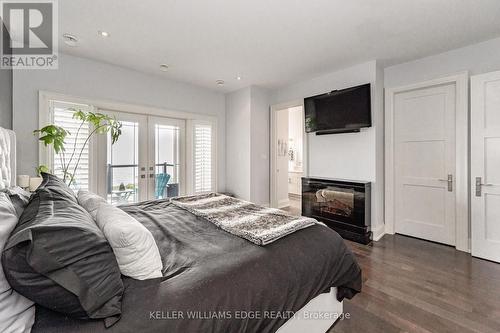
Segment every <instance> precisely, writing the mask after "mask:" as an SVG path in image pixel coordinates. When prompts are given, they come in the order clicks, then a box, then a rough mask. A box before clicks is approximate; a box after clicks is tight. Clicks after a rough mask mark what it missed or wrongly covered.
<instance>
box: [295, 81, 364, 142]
mask: <svg viewBox="0 0 500 333" xmlns="http://www.w3.org/2000/svg"><path fill="white" fill-rule="evenodd" d="M304 114H305V128H306V132H307V133H311V132H316V134H317V135H321V134H333V133H347V132H359V131H360V129H361V128H364V127H370V126H371V125H372V117H371V114H372V112H371V89H370V84H369V83H367V84H363V85H360V86H357V87H352V88H347V89H342V90H334V91H331V92H329V93H326V94H322V95H317V96H312V97H308V98H305V99H304Z"/></svg>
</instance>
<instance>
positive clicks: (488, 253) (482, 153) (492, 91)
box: [471, 72, 500, 262]
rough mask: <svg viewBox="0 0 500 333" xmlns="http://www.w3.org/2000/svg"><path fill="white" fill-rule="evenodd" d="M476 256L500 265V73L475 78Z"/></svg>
mask: <svg viewBox="0 0 500 333" xmlns="http://www.w3.org/2000/svg"><path fill="white" fill-rule="evenodd" d="M471 97H472V100H471V184H472V186H473V189H472V195H471V217H472V221H471V231H472V235H471V240H472V255H474V256H477V257H481V258H484V259H488V260H493V261H497V262H500V72H493V73H488V74H482V75H477V76H473V77H472V78H471Z"/></svg>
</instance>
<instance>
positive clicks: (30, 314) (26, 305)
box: [0, 193, 35, 333]
mask: <svg viewBox="0 0 500 333" xmlns="http://www.w3.org/2000/svg"><path fill="white" fill-rule="evenodd" d="M16 224H17V216H16V211H15V210H14V206H12V203H11V201H10V199H9V197H8V196H7V194H6V193H0V252H2V251H3V249H4V247H5V243H6V242H7V239H8V238H9V235H10V233H11V232H12V230H14V228H15V226H16ZM34 321H35V306H34V304H33V302H32V301H30V300H29V299H27V298H25V297H24V296H22V295H21V294H18V293H17V292H15V291H14V290H12V287H11V286H10V284H9V282H8V281H7V279H6V278H5V274H4V272H3V269H2V266H1V265H0V332H20V333H29V332H30V331H31V326H32V325H33V322H34Z"/></svg>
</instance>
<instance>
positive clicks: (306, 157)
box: [269, 99, 309, 208]
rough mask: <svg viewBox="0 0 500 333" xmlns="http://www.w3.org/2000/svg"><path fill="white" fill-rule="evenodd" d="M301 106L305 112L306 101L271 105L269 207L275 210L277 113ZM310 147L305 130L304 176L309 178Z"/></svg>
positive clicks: (276, 203) (276, 204)
mask: <svg viewBox="0 0 500 333" xmlns="http://www.w3.org/2000/svg"><path fill="white" fill-rule="evenodd" d="M298 106H301V107H302V110H303V111H304V100H303V99H300V100H293V101H290V102H285V103H279V104H275V105H271V115H270V117H271V121H270V132H271V133H270V134H271V135H270V140H269V153H270V158H269V159H270V162H271V167H270V169H269V179H270V182H269V201H270V203H269V205H270V207H273V208H278V199H277V197H276V195H277V185H278V184H277V182H276V178H277V177H276V172H275V170H276V164H277V161H276V157H277V155H276V153H277V152H276V145H275V144H274V142H276V140H277V137H276V125H277V123H276V112H277V111H279V110H284V109H289V108H293V107H298ZM307 147H308V136H307V134H306V133H305V130H304V132H303V138H302V176H303V177H307V176H308V175H309V151H308V149H307Z"/></svg>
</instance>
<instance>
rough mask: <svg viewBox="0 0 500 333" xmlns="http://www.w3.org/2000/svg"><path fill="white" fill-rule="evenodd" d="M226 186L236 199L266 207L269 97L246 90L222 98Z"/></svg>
mask: <svg viewBox="0 0 500 333" xmlns="http://www.w3.org/2000/svg"><path fill="white" fill-rule="evenodd" d="M226 127H227V138H226V152H227V159H226V170H227V174H226V184H227V190H228V191H229V192H231V193H233V194H235V195H236V196H238V197H239V198H242V199H244V200H248V201H252V202H255V203H258V204H263V205H268V204H269V96H268V91H267V90H266V89H263V88H260V87H256V86H250V87H247V88H243V89H240V90H237V91H235V92H232V93H229V94H227V95H226Z"/></svg>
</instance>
